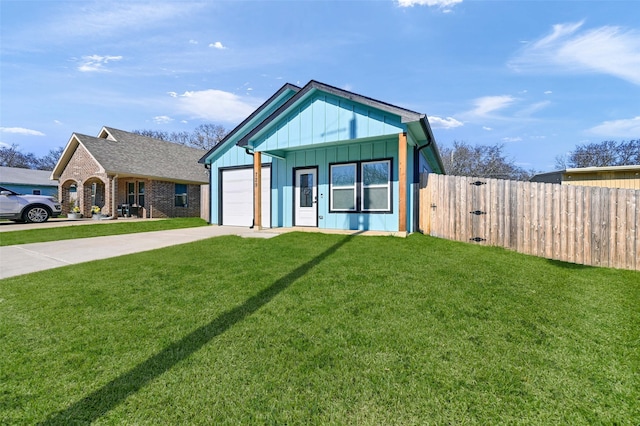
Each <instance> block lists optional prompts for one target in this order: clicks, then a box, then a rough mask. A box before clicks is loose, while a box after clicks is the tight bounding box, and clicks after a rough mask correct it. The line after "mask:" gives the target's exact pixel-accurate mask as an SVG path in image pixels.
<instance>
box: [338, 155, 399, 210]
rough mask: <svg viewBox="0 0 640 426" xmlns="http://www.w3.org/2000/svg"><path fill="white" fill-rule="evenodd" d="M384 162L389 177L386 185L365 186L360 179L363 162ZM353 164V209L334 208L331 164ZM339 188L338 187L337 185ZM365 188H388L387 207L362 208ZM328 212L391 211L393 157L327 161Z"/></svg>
mask: <svg viewBox="0 0 640 426" xmlns="http://www.w3.org/2000/svg"><path fill="white" fill-rule="evenodd" d="M383 162H386V163H388V164H389V178H388V180H387V184H386V185H381V184H380V185H373V186H372V185H368V186H366V187H365V185H364V182H363V179H362V169H363V166H364V165H365V164H371V163H383ZM348 164H354V165H355V166H356V181H355V192H356V194H355V198H356V200H355V201H356V203H355V209H353V210H336V209H334V208H333V184H332V179H333V174H332V168H333V166H342V165H348ZM338 188H340V187H338ZM365 188H388V194H387V200H388V208H387V209H365V208H364V201H365V200H364V189H365ZM329 213H347V214H349V213H367V214H380V213H382V214H388V213H393V157H388V158H376V159H371V160H357V161H341V162H335V163H329Z"/></svg>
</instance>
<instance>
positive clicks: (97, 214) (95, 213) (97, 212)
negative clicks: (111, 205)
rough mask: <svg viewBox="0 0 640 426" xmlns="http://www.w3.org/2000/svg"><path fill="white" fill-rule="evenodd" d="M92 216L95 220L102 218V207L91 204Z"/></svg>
mask: <svg viewBox="0 0 640 426" xmlns="http://www.w3.org/2000/svg"><path fill="white" fill-rule="evenodd" d="M91 217H92V218H93V219H95V220H100V219H102V208H100V207H99V206H91Z"/></svg>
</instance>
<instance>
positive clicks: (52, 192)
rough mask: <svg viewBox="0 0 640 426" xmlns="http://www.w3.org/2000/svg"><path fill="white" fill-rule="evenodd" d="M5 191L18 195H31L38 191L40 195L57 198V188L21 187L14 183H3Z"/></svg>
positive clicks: (43, 186) (42, 186)
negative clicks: (8, 190)
mask: <svg viewBox="0 0 640 426" xmlns="http://www.w3.org/2000/svg"><path fill="white" fill-rule="evenodd" d="M2 186H4V187H5V188H7V189H10V190H11V191H13V192H17V193H18V194H27V195H33V191H34V190H39V191H40V195H48V196H51V197H56V198H58V187H57V186H48V185H47V186H45V185H21V184H16V183H3V184H2Z"/></svg>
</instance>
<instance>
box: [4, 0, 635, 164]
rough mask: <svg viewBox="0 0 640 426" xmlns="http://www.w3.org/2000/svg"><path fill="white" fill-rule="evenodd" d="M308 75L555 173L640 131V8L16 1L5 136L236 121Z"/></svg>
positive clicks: (27, 144)
mask: <svg viewBox="0 0 640 426" xmlns="http://www.w3.org/2000/svg"><path fill="white" fill-rule="evenodd" d="M309 80H317V81H320V82H323V83H326V84H330V85H332V86H336V87H339V88H342V89H345V90H349V91H352V92H355V93H358V94H360V95H364V96H367V97H370V98H374V99H377V100H380V101H384V102H387V103H391V104H394V105H397V106H400V107H403V108H407V109H410V110H413V111H416V112H420V113H424V114H426V115H427V117H428V119H429V122H430V124H431V127H432V129H433V133H434V135H435V138H436V141H437V143H438V145H439V146H440V147H447V146H451V145H452V144H453V142H454V141H462V142H466V143H468V144H471V145H496V144H500V145H503V147H504V148H503V149H504V151H503V152H504V153H505V155H506V156H507V158H508V159H509V160H510V161H513V162H514V163H515V164H517V165H518V166H521V167H523V168H525V169H527V170H536V171H539V172H544V171H551V170H555V169H556V167H555V164H556V157H558V156H563V155H566V154H567V153H568V152H569V151H571V150H573V149H575V147H576V145H579V144H586V143H592V142H601V141H604V140H616V141H621V140H630V139H639V138H640V1H637V0H628V1H625V0H620V1H616V0H608V1H597V0H590V1H572V0H563V1H544V0H531V1H527V0H517V1H516V0H513V1H509V0H502V1H500V0H494V1H484V0H475V1H474V0H356V1H338V0H334V1H320V0H317V1H314V0H306V1H305V0H300V1H293V0H290V1H284V0H280V1H270V0H265V1H258V0H253V1H243V0H234V1H190V0H187V1H177V0H176V1H160V0H154V1H138V0H129V1H124V2H118V1H113V0H110V1H87V0H82V1H78V0H76V1H56V0H49V1H31V0H0V144H2V145H3V146H11V145H13V144H15V145H18V146H19V149H20V150H21V151H22V152H24V153H34V154H36V155H37V156H43V155H45V154H47V153H48V152H49V150H51V149H56V148H58V147H61V146H65V145H66V143H67V142H68V141H69V139H70V137H71V135H72V134H73V133H82V134H87V135H92V136H97V134H98V133H99V131H100V130H101V128H102V127H103V126H109V127H115V128H118V129H122V130H127V131H131V130H140V129H150V130H159V131H167V132H174V131H189V132H190V131H192V130H194V129H195V128H196V127H197V126H199V125H201V124H208V123H213V124H220V125H223V126H225V127H226V128H228V129H232V128H234V127H235V126H236V125H237V124H239V123H240V122H241V121H242V120H243V119H244V118H246V117H247V116H248V115H249V114H251V112H252V111H253V110H255V108H257V107H258V106H259V105H260V104H262V102H264V101H265V100H266V99H268V98H269V97H270V96H271V95H272V94H274V93H275V92H276V91H277V90H278V89H279V88H280V87H281V86H282V85H284V84H285V83H292V84H296V85H298V86H303V85H304V84H306V83H307V82H308V81H309Z"/></svg>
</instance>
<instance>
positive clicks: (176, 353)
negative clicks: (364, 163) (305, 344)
mask: <svg viewBox="0 0 640 426" xmlns="http://www.w3.org/2000/svg"><path fill="white" fill-rule="evenodd" d="M353 235H355V234H352V235H348V236H346V237H345V238H343V239H341V240H340V241H338V242H337V243H336V244H334V245H333V246H331V247H329V248H328V249H327V250H325V251H324V252H322V253H321V254H319V255H318V256H316V257H314V258H313V259H311V260H309V261H308V262H306V263H304V264H303V265H301V266H299V267H298V268H296V269H294V270H293V271H291V272H289V273H288V274H287V275H285V276H284V277H282V278H280V279H279V280H277V281H275V282H274V283H273V284H271V285H270V286H269V287H267V288H265V289H264V290H262V291H260V292H259V293H258V294H256V295H254V296H252V297H250V298H249V299H247V300H246V301H245V302H244V303H243V304H242V305H240V306H237V307H235V308H233V309H231V310H229V311H227V312H225V313H223V314H222V315H220V316H219V317H217V318H216V319H214V320H213V321H211V322H210V323H208V324H206V325H203V326H202V327H200V328H198V329H196V330H194V331H193V332H191V333H189V334H188V335H187V336H185V337H184V338H183V339H181V340H180V341H177V342H175V343H173V344H171V345H169V346H167V347H166V348H165V349H163V350H162V351H161V352H159V353H157V354H156V355H154V356H152V357H151V358H148V359H147V360H146V361H144V362H142V363H140V364H138V365H137V366H136V367H134V368H133V369H131V370H129V371H128V372H126V373H124V374H122V375H121V376H119V377H116V378H115V379H114V380H112V381H111V382H109V383H107V384H106V385H104V386H103V387H101V388H100V389H98V390H96V391H94V392H92V393H91V394H89V395H87V396H86V397H85V398H83V399H81V400H80V401H78V402H76V403H74V404H73V405H71V406H69V407H68V408H66V409H64V410H62V411H59V412H57V413H55V414H53V415H51V416H50V417H49V418H48V419H46V420H45V421H43V422H41V423H40V424H41V425H60V424H64V425H66V424H70V423H92V422H94V421H95V420H97V419H99V418H100V417H102V416H104V415H105V414H107V413H108V412H109V411H110V410H112V409H114V408H115V407H116V406H117V405H118V404H120V403H121V402H122V401H124V400H125V399H126V398H127V397H128V396H129V395H132V394H134V393H135V392H138V391H139V390H140V389H141V388H142V387H143V386H145V385H146V384H148V383H149V382H151V381H152V380H154V379H155V378H156V377H158V376H160V375H161V374H163V373H165V372H166V371H168V370H170V369H171V368H173V366H175V365H176V364H177V363H179V362H180V361H182V360H184V359H186V358H188V357H189V356H190V355H191V354H193V353H195V352H196V351H198V350H199V349H200V348H202V347H203V346H204V345H206V344H207V343H209V342H211V341H212V340H213V339H214V338H216V337H218V336H219V335H221V334H222V333H224V332H225V331H227V330H228V329H229V328H231V327H233V326H234V325H235V324H237V323H239V322H240V321H242V320H244V319H245V318H247V317H248V316H250V315H252V314H253V313H254V312H256V311H257V310H258V309H260V308H262V307H263V306H265V305H266V304H267V303H269V302H270V301H271V300H272V299H273V298H274V297H276V296H277V295H278V294H280V293H281V292H282V291H284V290H285V289H287V288H288V287H289V286H290V285H291V284H293V283H294V282H295V281H297V280H298V279H299V278H301V277H302V276H304V275H305V274H306V273H307V272H309V270H311V269H312V268H313V267H314V266H316V265H318V264H319V263H321V262H322V261H323V260H324V259H326V258H327V257H329V256H330V255H332V254H333V253H335V252H336V250H338V249H339V248H340V247H341V246H343V245H344V244H346V243H347V242H348V241H349V240H350V239H352V238H353Z"/></svg>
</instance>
